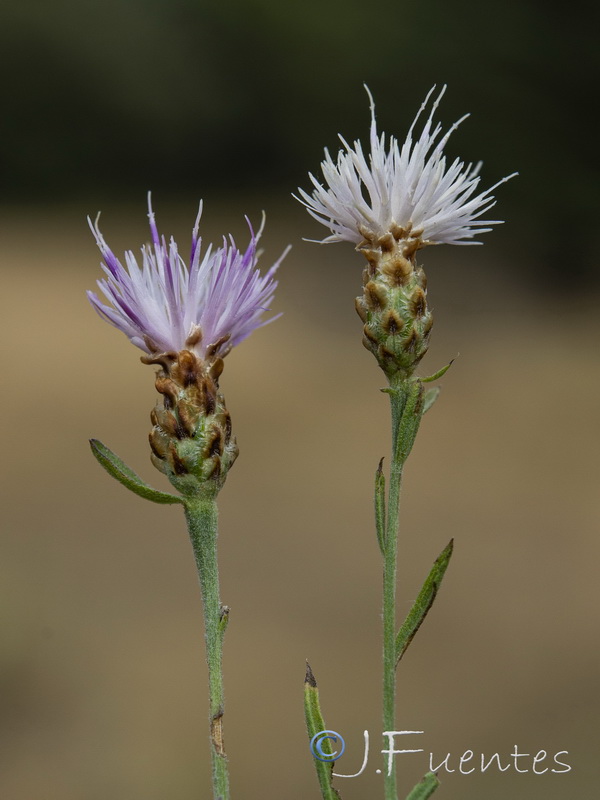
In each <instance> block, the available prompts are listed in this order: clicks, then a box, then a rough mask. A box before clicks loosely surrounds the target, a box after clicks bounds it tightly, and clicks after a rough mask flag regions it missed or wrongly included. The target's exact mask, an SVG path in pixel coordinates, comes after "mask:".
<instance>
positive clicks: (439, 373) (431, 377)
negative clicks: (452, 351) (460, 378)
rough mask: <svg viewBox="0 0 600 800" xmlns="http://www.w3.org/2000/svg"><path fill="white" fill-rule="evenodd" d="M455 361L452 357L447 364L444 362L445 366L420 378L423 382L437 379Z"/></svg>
mask: <svg viewBox="0 0 600 800" xmlns="http://www.w3.org/2000/svg"><path fill="white" fill-rule="evenodd" d="M455 361H456V359H455V358H453V359H452V361H451V362H450V363H449V364H446V366H445V367H442V368H441V369H438V371H437V372H434V373H433V375H428V376H427V377H426V378H421V380H422V381H423V383H431V381H437V379H438V378H441V377H442V375H445V374H446V373H447V372H448V370H449V369H450V367H451V366H452V364H454V362H455Z"/></svg>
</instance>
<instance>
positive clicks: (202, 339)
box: [87, 197, 285, 359]
mask: <svg viewBox="0 0 600 800" xmlns="http://www.w3.org/2000/svg"><path fill="white" fill-rule="evenodd" d="M201 214H202V204H200V210H199V212H198V216H197V218H196V224H195V225H194V230H193V233H192V249H191V255H190V265H189V268H188V267H187V266H186V264H185V263H184V261H183V259H182V258H181V256H180V255H179V252H178V248H177V244H176V243H175V242H174V241H173V239H171V241H170V242H169V244H168V245H167V243H166V241H165V238H164V236H163V237H161V236H159V233H158V230H157V227H156V222H155V219H154V212H153V211H152V206H151V204H150V197H148V217H149V220H150V232H151V236H152V244H151V245H143V246H142V248H141V251H142V266H141V269H140V267H139V265H138V263H137V261H136V258H135V256H134V254H133V253H132V252H131V251H129V252H127V253H126V254H125V263H126V266H127V268H125V267H124V266H123V265H122V264H121V262H120V261H119V259H118V258H117V257H116V256H115V255H114V253H113V252H112V250H111V249H110V248H109V247H108V245H107V244H106V242H105V240H104V237H103V236H102V234H101V233H100V229H99V227H98V221H97V220H96V222H95V223H92V222H91V220H90V227H91V229H92V232H93V234H94V236H95V238H96V243H97V244H98V247H99V248H100V251H101V253H102V255H103V256H104V263H103V264H102V268H103V270H104V272H105V274H106V278H103V279H102V280H99V281H98V286H99V288H100V290H101V292H102V293H103V295H104V297H105V298H106V299H107V300H108V301H109V303H110V304H111V305H106V304H105V303H103V302H102V301H101V300H100V299H99V298H98V297H97V295H95V294H94V293H93V292H88V293H87V294H88V298H89V300H90V302H91V304H92V305H93V306H94V308H95V309H96V311H97V312H98V313H99V314H100V316H101V317H103V318H104V319H105V320H107V322H110V323H111V325H114V326H115V327H116V328H118V329H119V330H121V331H123V333H124V334H125V335H126V336H127V337H128V338H129V339H130V341H131V342H132V343H133V344H135V345H136V346H137V347H139V348H140V349H141V350H143V351H144V352H145V353H147V354H150V355H152V354H155V353H163V352H179V351H180V350H183V349H189V350H191V351H192V352H194V353H196V354H197V355H198V356H200V357H201V358H207V357H208V358H209V359H210V358H213V357H216V356H224V355H226V354H227V353H228V352H229V351H230V350H231V348H232V347H234V346H235V345H236V344H239V343H240V342H241V341H242V340H243V339H245V338H246V337H247V336H249V335H250V333H252V331H253V330H255V329H256V328H259V327H261V326H262V325H265V324H267V323H268V322H271V321H272V320H273V319H275V317H272V318H271V319H269V320H266V321H263V320H262V315H263V313H264V311H265V309H266V308H267V307H268V306H269V304H270V303H271V301H272V299H273V293H274V291H275V288H276V286H277V282H276V281H275V280H273V275H274V273H275V271H276V270H277V267H278V266H279V264H280V263H281V261H282V259H283V258H284V256H285V252H284V253H283V255H282V256H281V258H280V259H279V260H278V261H277V262H276V263H275V264H274V265H273V266H272V267H271V269H270V270H269V271H268V272H267V273H266V274H265V275H261V274H260V272H259V271H258V269H257V261H258V255H259V254H258V252H257V249H256V247H257V242H258V239H259V237H260V235H261V233H262V227H261V229H260V230H259V232H258V234H257V235H255V234H254V232H253V230H252V227H251V226H250V223H248V225H249V226H250V244H249V245H248V249H247V250H246V252H241V251H240V250H238V248H237V247H236V244H235V242H234V240H233V238H232V237H229V240H227V239H225V238H224V239H223V246H222V247H219V248H216V249H213V247H212V245H209V246H208V248H207V249H206V252H205V254H204V256H202V255H201V243H202V242H201V239H200V238H199V237H198V225H199V222H200V216H201Z"/></svg>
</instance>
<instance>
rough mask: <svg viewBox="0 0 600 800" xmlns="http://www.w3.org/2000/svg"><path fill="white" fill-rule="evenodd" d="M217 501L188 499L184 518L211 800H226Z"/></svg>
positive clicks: (223, 622)
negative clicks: (196, 592)
mask: <svg viewBox="0 0 600 800" xmlns="http://www.w3.org/2000/svg"><path fill="white" fill-rule="evenodd" d="M217 516H218V515H217V503H216V500H215V499H214V497H203V498H187V499H186V501H185V517H186V520H187V524H188V531H189V534H190V539H191V542H192V547H193V549H194V556H195V558H196V566H197V568H198V577H199V578H200V588H201V591H202V604H203V608H204V626H205V640H206V660H207V663H208V685H209V698H210V748H211V758H212V780H213V797H214V800H229V775H228V770H227V756H226V755H225V748H224V745H223V726H222V720H223V700H224V698H223V669H222V653H223V635H224V633H225V627H226V625H227V611H228V610H227V609H226V608H225V607H223V606H221V601H220V598H219V570H218V566H217Z"/></svg>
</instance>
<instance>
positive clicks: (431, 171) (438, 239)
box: [296, 86, 516, 379]
mask: <svg viewBox="0 0 600 800" xmlns="http://www.w3.org/2000/svg"><path fill="white" fill-rule="evenodd" d="M365 88H366V87H365ZM434 90H435V87H434V88H433V89H431V91H430V92H429V94H428V95H427V97H426V98H425V101H424V103H423V104H422V106H421V108H420V109H419V112H418V114H417V116H416V117H415V119H414V121H413V123H412V125H411V127H410V129H409V132H408V135H407V137H406V140H405V142H404V144H402V146H401V147H400V146H399V144H398V142H397V140H396V139H395V138H394V137H393V136H392V137H390V139H389V145H387V146H386V137H385V134H384V133H382V134H378V132H377V125H376V122H375V104H374V102H373V98H372V96H371V93H370V92H369V90H368V89H367V93H368V94H369V99H370V101H371V134H370V145H371V152H370V153H369V156H368V160H367V158H366V157H365V154H364V153H363V149H362V146H361V144H360V142H355V143H354V147H350V145H349V144H348V143H347V142H346V141H345V140H344V139H343V138H342V137H341V136H340V139H341V141H342V144H343V145H344V149H343V150H340V152H339V153H338V156H337V161H336V162H334V160H333V159H332V157H331V155H330V154H329V152H328V151H327V149H326V150H325V160H324V161H323V162H322V164H321V169H322V171H323V177H324V178H325V182H326V184H327V186H328V188H326V187H325V186H323V185H322V184H321V183H319V181H318V180H317V179H316V178H315V177H314V176H313V175H312V174H309V177H310V179H311V181H312V183H313V186H314V189H313V192H312V195H309V194H308V193H307V192H305V191H303V190H302V189H299V192H300V197H298V198H296V199H298V200H299V201H300V202H301V203H302V204H303V205H304V206H305V207H306V209H307V210H308V212H309V213H310V214H311V215H312V216H313V217H314V218H315V219H317V220H318V221H319V222H321V223H323V224H324V225H326V226H327V227H328V228H329V229H330V231H331V235H330V236H327V237H326V238H325V239H323V240H322V242H321V243H323V244H325V243H330V242H339V241H349V242H354V244H356V246H357V250H360V251H361V252H362V253H363V254H364V255H365V256H366V258H367V261H368V266H367V268H366V269H365V272H364V275H363V277H364V294H363V297H360V298H357V301H356V307H357V311H358V313H359V315H360V317H361V319H362V320H363V322H364V324H365V327H364V339H363V343H364V344H365V347H367V349H369V350H371V352H373V354H374V355H375V356H376V358H377V360H378V362H379V364H380V366H381V367H382V369H383V370H384V372H385V373H386V375H387V376H388V378H390V379H391V378H392V377H393V376H395V375H399V376H400V377H409V376H410V375H411V374H412V372H413V371H414V369H415V367H416V365H417V364H418V362H419V361H420V360H421V358H423V356H424V355H425V353H426V352H427V347H428V340H429V334H430V331H431V326H432V324H433V319H432V316H431V312H430V311H429V309H428V307H427V301H426V278H425V273H424V272H423V269H422V268H421V267H418V266H417V264H416V260H415V257H416V252H417V251H418V250H419V249H421V248H422V247H425V246H426V245H429V244H444V243H445V244H463V245H464V244H480V242H478V241H476V240H475V239H474V237H475V236H477V235H479V234H481V233H485V232H487V231H489V230H491V227H490V226H492V225H498V224H500V223H501V220H487V219H481V217H482V216H483V215H484V214H486V213H487V212H488V211H489V210H490V209H491V208H492V206H493V205H495V200H494V197H493V195H492V192H493V191H494V189H496V187H497V186H499V185H500V184H502V183H504V182H505V181H507V180H509V179H510V178H512V177H513V175H509V176H508V177H506V178H503V179H502V180H500V181H498V182H497V183H496V184H494V185H493V186H492V187H491V188H489V189H486V190H485V191H479V184H480V177H479V169H480V166H481V164H478V165H476V166H475V167H474V166H473V165H472V164H468V165H465V164H464V163H463V162H462V161H461V160H460V159H459V158H457V159H455V160H454V161H453V162H452V164H450V165H449V166H447V164H446V156H445V155H444V147H445V146H446V143H447V142H448V139H449V138H450V135H451V134H452V133H453V131H454V130H456V128H457V127H458V125H460V123H461V122H463V120H465V119H466V117H467V116H468V115H466V116H464V117H462V118H461V119H459V120H458V122H456V123H454V125H452V126H451V127H450V128H449V130H448V131H447V132H446V133H445V134H443V135H442V126H441V125H440V124H439V123H437V124H435V125H434V122H433V116H434V114H435V111H436V110H437V108H438V105H439V103H440V100H441V99H442V96H443V95H444V92H445V90H446V87H445V86H444V88H443V89H442V91H441V92H440V93H439V95H438V96H437V98H436V99H435V100H434V102H433V103H432V106H431V110H430V112H429V116H428V117H427V120H426V122H425V124H424V126H423V129H422V131H421V134H420V136H418V138H414V137H415V136H416V133H415V129H416V126H417V123H418V121H419V119H420V118H421V115H422V114H423V112H424V111H425V109H426V108H427V105H428V103H429V100H430V98H431V96H432V94H433V92H434ZM514 174H516V173H514Z"/></svg>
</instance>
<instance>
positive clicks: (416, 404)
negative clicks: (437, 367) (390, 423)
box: [396, 379, 425, 464]
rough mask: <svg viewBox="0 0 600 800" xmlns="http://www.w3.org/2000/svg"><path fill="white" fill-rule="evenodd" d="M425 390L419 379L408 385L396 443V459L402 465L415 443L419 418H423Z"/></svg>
mask: <svg viewBox="0 0 600 800" xmlns="http://www.w3.org/2000/svg"><path fill="white" fill-rule="evenodd" d="M424 394H425V390H424V387H423V384H422V383H421V381H420V380H419V379H416V380H413V381H411V382H410V384H409V388H408V392H407V394H406V402H405V404H404V409H403V411H402V416H401V417H400V423H399V424H400V427H399V431H398V439H397V442H396V458H397V459H398V460H399V461H400V463H401V464H404V463H405V461H406V459H407V458H408V456H409V455H410V451H411V450H412V446H413V444H414V442H415V438H416V436H417V432H418V430H419V425H420V423H421V417H422V416H423V396H424Z"/></svg>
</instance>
